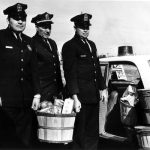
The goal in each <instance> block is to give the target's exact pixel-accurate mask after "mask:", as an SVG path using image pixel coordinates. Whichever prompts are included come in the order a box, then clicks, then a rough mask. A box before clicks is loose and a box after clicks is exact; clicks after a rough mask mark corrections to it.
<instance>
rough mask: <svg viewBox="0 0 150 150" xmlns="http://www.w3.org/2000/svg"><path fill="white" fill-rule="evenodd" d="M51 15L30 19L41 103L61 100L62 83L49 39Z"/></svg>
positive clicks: (53, 44) (55, 56)
mask: <svg viewBox="0 0 150 150" xmlns="http://www.w3.org/2000/svg"><path fill="white" fill-rule="evenodd" d="M52 17H53V14H49V13H47V12H45V13H43V14H39V15H37V16H35V17H34V18H32V20H31V22H32V23H34V24H35V27H36V31H37V32H36V34H35V35H34V36H33V38H32V41H33V44H34V47H35V49H36V53H37V58H38V71H39V72H38V74H39V77H40V85H41V101H44V100H46V101H52V102H53V100H54V97H57V98H61V97H60V96H61V92H62V89H63V83H62V78H61V71H60V61H59V57H58V49H57V45H56V42H55V41H54V40H53V39H51V38H50V34H51V24H53V22H52V20H51V19H52Z"/></svg>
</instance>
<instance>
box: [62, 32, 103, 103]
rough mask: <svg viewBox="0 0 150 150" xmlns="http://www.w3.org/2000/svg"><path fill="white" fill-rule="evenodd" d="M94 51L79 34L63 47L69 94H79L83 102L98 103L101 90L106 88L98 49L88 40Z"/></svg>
mask: <svg viewBox="0 0 150 150" xmlns="http://www.w3.org/2000/svg"><path fill="white" fill-rule="evenodd" d="M88 43H89V44H90V47H91V50H92V52H90V50H89V49H87V48H86V47H85V44H84V43H83V41H82V40H81V38H80V37H79V36H78V35H75V36H74V37H73V38H72V39H71V40H70V41H68V42H66V43H65V44H64V45H63V48H62V57H63V68H64V76H65V79H66V86H67V89H68V91H69V94H70V95H72V94H77V95H78V97H79V100H80V101H81V102H82V103H97V102H98V101H99V90H100V89H104V88H105V84H104V80H103V78H102V75H101V70H100V67H99V61H98V58H97V50H96V46H95V44H94V42H92V41H90V40H88Z"/></svg>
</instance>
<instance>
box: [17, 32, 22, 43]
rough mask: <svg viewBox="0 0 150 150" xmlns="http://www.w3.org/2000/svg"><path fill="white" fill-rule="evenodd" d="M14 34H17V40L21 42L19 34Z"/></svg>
mask: <svg viewBox="0 0 150 150" xmlns="http://www.w3.org/2000/svg"><path fill="white" fill-rule="evenodd" d="M16 36H17V40H18V42H19V43H21V42H22V39H21V37H20V35H19V34H16Z"/></svg>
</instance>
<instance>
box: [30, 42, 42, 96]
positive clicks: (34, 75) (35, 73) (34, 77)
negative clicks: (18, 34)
mask: <svg viewBox="0 0 150 150" xmlns="http://www.w3.org/2000/svg"><path fill="white" fill-rule="evenodd" d="M31 70H32V82H33V86H34V95H35V94H40V93H41V88H40V79H39V76H38V61H37V55H36V49H35V47H34V44H33V42H32V58H31Z"/></svg>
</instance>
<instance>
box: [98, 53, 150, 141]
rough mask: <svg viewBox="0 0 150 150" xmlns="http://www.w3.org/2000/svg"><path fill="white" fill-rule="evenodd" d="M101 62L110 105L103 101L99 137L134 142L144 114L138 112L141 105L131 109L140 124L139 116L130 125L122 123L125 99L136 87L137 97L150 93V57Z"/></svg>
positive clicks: (132, 119)
mask: <svg viewBox="0 0 150 150" xmlns="http://www.w3.org/2000/svg"><path fill="white" fill-rule="evenodd" d="M99 61H100V68H101V70H102V76H103V77H104V80H105V83H106V86H107V89H108V95H109V98H108V103H104V102H102V101H100V110H99V135H100V137H101V138H105V139H111V140H115V141H120V142H133V140H134V139H133V136H132V135H133V133H134V136H135V132H134V131H135V130H134V129H135V128H134V127H135V126H136V125H142V121H141V120H140V117H138V116H139V114H140V113H141V112H140V111H139V112H138V110H139V103H137V105H136V107H131V108H132V109H133V110H134V115H136V116H137V118H138V121H137V120H136V119H137V118H136V116H132V118H131V117H130V118H129V119H130V121H129V122H128V123H127V124H126V122H123V120H122V117H123V116H122V113H123V112H122V110H121V98H122V97H123V94H124V93H125V91H126V90H127V89H128V87H129V86H131V87H134V88H135V89H136V91H137V93H138V91H142V90H145V89H150V55H130V56H115V57H107V58H100V59H99ZM137 100H139V97H137ZM126 106H128V105H126ZM139 120H140V121H139ZM135 122H136V123H135ZM147 125H148V126H150V123H148V124H147Z"/></svg>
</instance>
